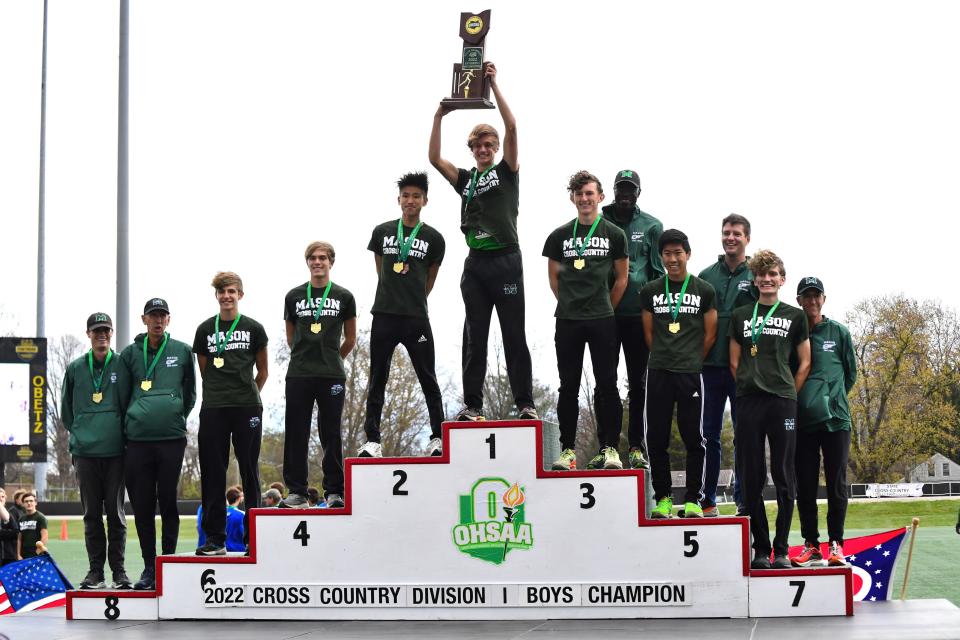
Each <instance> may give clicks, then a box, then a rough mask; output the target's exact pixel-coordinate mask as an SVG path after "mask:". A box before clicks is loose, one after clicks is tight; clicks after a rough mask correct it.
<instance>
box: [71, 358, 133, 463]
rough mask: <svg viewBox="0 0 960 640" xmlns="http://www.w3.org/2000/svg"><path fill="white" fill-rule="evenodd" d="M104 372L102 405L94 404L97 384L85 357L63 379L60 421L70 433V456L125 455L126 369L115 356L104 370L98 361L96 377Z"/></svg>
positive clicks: (75, 361)
mask: <svg viewBox="0 0 960 640" xmlns="http://www.w3.org/2000/svg"><path fill="white" fill-rule="evenodd" d="M101 369H102V370H103V378H102V382H101V386H100V392H101V393H102V394H103V397H102V399H101V400H100V402H94V401H93V394H94V393H95V391H96V390H95V388H94V382H93V379H92V378H91V376H90V367H89V365H88V364H87V354H83V355H82V356H80V357H79V358H77V359H76V360H74V361H73V362H71V363H70V364H69V365H67V371H66V373H64V376H63V390H62V393H61V394H60V418H61V419H62V420H63V426H64V427H66V429H67V431H69V432H70V453H72V454H73V455H75V456H81V457H86V458H112V457H114V456H119V455H122V454H123V410H124V408H125V407H126V406H127V403H128V402H129V399H130V381H129V379H128V375H127V371H126V367H124V366H123V364H122V363H121V362H120V357H119V356H118V355H117V354H116V353H114V354H113V357H112V358H111V359H110V362H109V363H108V364H107V365H106V367H103V366H102V365H98V364H97V362H96V360H94V372H95V374H96V375H99V374H100V370H101Z"/></svg>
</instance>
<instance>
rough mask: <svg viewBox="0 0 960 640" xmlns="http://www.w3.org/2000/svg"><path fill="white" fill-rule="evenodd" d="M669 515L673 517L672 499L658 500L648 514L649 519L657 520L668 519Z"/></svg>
mask: <svg viewBox="0 0 960 640" xmlns="http://www.w3.org/2000/svg"><path fill="white" fill-rule="evenodd" d="M671 515H673V498H660V499H659V500H658V501H657V506H655V507H654V508H653V511H652V512H650V517H651V518H657V519H662V518H669V517H670V516H671Z"/></svg>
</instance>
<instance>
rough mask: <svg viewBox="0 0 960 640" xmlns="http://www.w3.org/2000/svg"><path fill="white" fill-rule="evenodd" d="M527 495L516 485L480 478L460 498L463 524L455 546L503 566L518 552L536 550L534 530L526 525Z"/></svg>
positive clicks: (455, 535) (455, 536) (456, 532)
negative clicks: (508, 556) (533, 548)
mask: <svg viewBox="0 0 960 640" xmlns="http://www.w3.org/2000/svg"><path fill="white" fill-rule="evenodd" d="M526 499H527V498H526V495H525V494H524V492H523V488H522V487H521V486H520V485H519V484H518V483H516V482H514V483H513V484H510V483H509V482H507V481H506V480H504V479H503V478H480V479H479V480H477V481H476V482H474V483H473V487H471V489H470V493H469V494H467V495H461V496H460V524H458V525H456V526H455V527H454V528H453V543H454V544H455V545H456V546H457V548H458V549H460V551H462V552H463V553H466V554H467V555H470V556H473V557H474V558H477V559H478V560H485V561H486V562H492V563H493V564H501V563H503V562H504V561H505V560H506V559H507V554H508V553H509V552H510V551H513V550H515V549H523V550H527V549H529V548H530V547H532V546H533V527H532V525H531V524H530V523H528V522H527V521H526V509H525V505H524V503H525V502H526Z"/></svg>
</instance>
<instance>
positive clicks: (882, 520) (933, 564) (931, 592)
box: [49, 499, 960, 606]
mask: <svg viewBox="0 0 960 640" xmlns="http://www.w3.org/2000/svg"><path fill="white" fill-rule="evenodd" d="M958 508H960V500H930V499H916V500H884V501H876V502H874V501H869V502H867V501H864V502H851V503H850V506H849V509H848V511H847V523H846V525H847V530H846V536H847V537H848V538H853V537H856V536H861V535H867V534H870V533H878V532H880V531H887V530H889V529H896V528H898V527H902V526H906V527H907V528H908V529H909V526H910V519H911V518H912V517H913V516H918V517H919V518H920V529H919V530H918V533H917V541H916V542H915V543H914V555H913V565H912V567H911V568H910V583H909V585H908V588H907V597H908V598H947V599H948V600H950V601H951V602H953V603H954V604H956V605H958V606H960V581H958V580H957V579H956V574H957V566H958V565H960V536H958V535H957V534H956V533H955V532H954V525H955V524H956V522H957V509H958ZM775 510H776V505H773V504H770V503H768V504H767V513H768V516H769V517H770V521H771V524H772V522H773V516H774V515H775V514H774V512H775ZM734 511H735V508H734V507H733V506H729V505H724V506H722V507H721V512H722V513H723V514H724V515H732V514H733V512H734ZM60 522H61V519H60V518H56V517H52V518H50V519H49V523H50V544H49V548H50V553H51V554H52V555H53V557H54V558H55V559H56V560H57V563H58V564H59V565H60V568H61V569H62V570H63V572H64V573H66V574H67V577H68V578H70V580H72V581H73V582H74V584H79V583H80V580H82V579H83V576H84V575H86V572H87V561H86V552H85V551H84V547H83V523H82V522H81V521H80V520H78V519H73V520H67V533H68V537H69V539H68V540H66V541H61V540H60V539H59V537H60V526H61V525H60ZM157 524H158V525H159V519H158V520H157ZM820 527H821V532H822V533H823V535H825V534H826V506H825V505H821V506H820ZM127 536H128V541H127V563H126V565H127V573H128V574H129V576H130V578H131V580H134V581H135V580H136V579H137V578H138V577H139V576H140V572H141V571H143V561H142V560H141V559H140V547H139V544H138V542H137V534H136V529H135V528H134V526H133V519H132V518H130V519H128V523H127ZM157 537H158V539H159V531H158V532H157ZM802 542H803V540H802V539H801V537H800V524H799V522H798V521H797V519H796V515H795V516H794V523H793V527H792V529H791V536H790V543H791V544H801V543H802ZM196 543H197V531H196V519H195V518H192V517H184V518H182V519H181V521H180V542H179V545H178V546H177V551H178V552H184V551H192V550H193V549H194V547H196ZM908 549H909V536H908V537H907V539H906V540H905V541H904V544H903V547H902V548H901V551H900V556H899V558H898V560H897V568H896V572H895V574H894V582H893V588H892V589H891V591H890V593H891V596H892V597H899V595H900V587H901V585H902V584H903V573H904V569H905V568H906V563H907V551H908ZM109 578H110V576H109V574H108V575H107V579H108V580H109Z"/></svg>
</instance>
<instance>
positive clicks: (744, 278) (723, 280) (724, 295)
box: [700, 254, 759, 369]
mask: <svg viewBox="0 0 960 640" xmlns="http://www.w3.org/2000/svg"><path fill="white" fill-rule="evenodd" d="M748 259H749V257H748ZM700 277H701V278H703V279H704V280H706V281H707V282H709V283H710V284H712V285H713V289H714V291H715V292H716V294H717V341H716V342H715V343H714V344H713V347H712V348H711V349H710V353H708V354H707V357H706V359H705V360H704V361H703V366H705V367H723V368H724V369H726V368H728V367H729V366H730V341H729V340H727V339H726V336H727V334H728V333H729V331H730V316H731V315H732V314H733V310H734V309H736V308H737V307H742V306H744V305H747V304H749V305H752V304H753V303H754V302H756V301H757V299H758V298H759V294H758V293H757V288H756V287H755V286H754V285H753V273H751V272H750V269H748V268H747V260H744V261H743V262H741V263H740V264H739V265H737V268H736V269H734V270H733V271H730V269H729V268H728V267H727V263H726V262H725V261H724V256H723V254H721V255H720V256H719V257H718V258H717V261H716V262H714V263H713V264H712V265H710V266H709V267H707V268H706V269H704V270H703V271H701V272H700Z"/></svg>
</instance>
